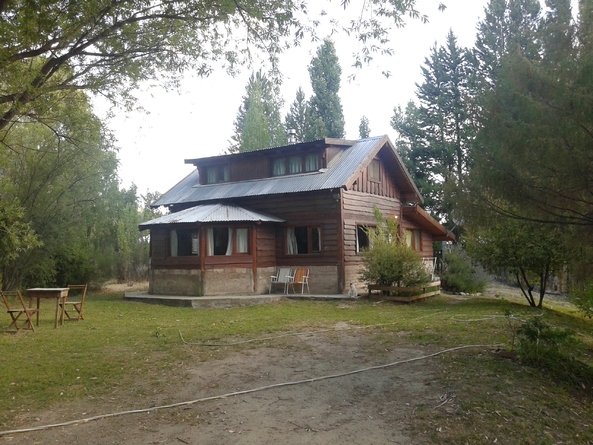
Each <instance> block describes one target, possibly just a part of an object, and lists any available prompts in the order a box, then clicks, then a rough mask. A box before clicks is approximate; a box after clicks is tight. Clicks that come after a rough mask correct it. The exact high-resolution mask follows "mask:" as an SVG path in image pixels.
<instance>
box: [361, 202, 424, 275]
mask: <svg viewBox="0 0 593 445" xmlns="http://www.w3.org/2000/svg"><path fill="white" fill-rule="evenodd" d="M375 219H376V221H377V226H376V227H375V228H369V229H368V232H367V233H368V236H369V244H370V245H371V246H372V247H371V248H370V249H369V250H366V251H364V252H363V257H362V263H363V266H364V269H363V271H362V272H361V278H362V280H363V281H366V282H368V283H371V284H379V285H382V286H405V287H412V286H417V285H422V284H427V283H429V282H430V276H429V274H428V273H427V271H426V268H425V267H424V264H423V263H422V259H421V258H420V256H419V255H418V254H417V253H416V251H414V249H412V248H411V247H409V246H407V245H406V243H405V240H404V239H403V238H402V237H401V236H400V234H399V228H398V223H397V221H396V220H394V219H391V218H388V219H384V218H383V215H381V212H380V211H379V210H378V209H377V208H375Z"/></svg>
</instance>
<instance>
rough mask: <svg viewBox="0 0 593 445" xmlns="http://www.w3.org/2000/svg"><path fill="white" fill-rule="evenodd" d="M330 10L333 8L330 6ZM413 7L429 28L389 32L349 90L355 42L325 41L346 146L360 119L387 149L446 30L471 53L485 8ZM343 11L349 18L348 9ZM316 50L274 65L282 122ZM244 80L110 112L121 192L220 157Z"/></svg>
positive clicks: (455, 4) (469, 1) (161, 183)
mask: <svg viewBox="0 0 593 445" xmlns="http://www.w3.org/2000/svg"><path fill="white" fill-rule="evenodd" d="M314 1H315V0H311V2H314ZM334 3H336V4H339V2H338V1H337V0H334ZM353 3H354V2H353ZM419 3H420V8H426V9H422V11H425V12H426V13H427V14H428V15H429V20H430V22H429V23H427V24H422V23H420V22H419V21H411V20H410V21H408V25H407V26H406V27H405V28H403V29H400V30H396V31H394V32H393V33H392V35H391V41H392V47H393V48H394V50H395V55H393V56H392V57H389V58H387V59H382V60H381V61H380V62H378V63H374V64H373V65H371V66H365V67H364V68H363V69H362V70H360V71H359V72H358V73H357V76H356V80H355V81H353V82H348V76H349V75H350V74H352V73H353V69H352V68H350V65H351V64H352V61H353V58H352V57H351V54H352V53H353V51H354V49H355V48H356V42H353V41H352V40H349V39H347V38H346V37H345V36H343V35H337V36H333V37H332V38H333V40H334V42H335V44H336V49H337V52H338V57H339V59H340V65H341V67H342V83H341V88H340V98H341V101H342V106H343V109H344V117H345V120H346V138H349V139H358V126H359V123H360V118H361V117H362V116H363V115H364V116H366V117H367V118H368V119H369V122H370V128H371V136H378V135H383V134H387V135H388V136H389V137H390V139H391V140H392V141H394V140H395V139H396V136H397V135H396V132H395V131H394V130H393V129H392V128H391V126H390V124H389V121H390V119H391V117H392V116H393V109H394V107H396V106H398V105H399V106H401V107H402V108H403V107H405V105H406V103H407V102H408V101H409V100H413V99H414V98H415V91H416V86H415V84H416V83H420V82H422V77H421V70H420V67H421V65H422V64H423V62H424V59H425V58H426V57H428V56H429V53H430V49H431V47H432V46H433V45H434V44H435V42H436V43H437V44H438V45H441V44H443V43H444V41H445V37H446V35H447V33H448V31H449V29H452V30H453V32H454V33H455V35H456V36H457V38H458V43H459V45H460V46H473V43H474V40H475V36H476V24H477V23H478V21H479V20H480V19H481V18H482V17H483V14H484V7H485V6H486V5H487V0H446V1H445V3H446V4H447V10H446V11H445V12H438V11H437V8H436V6H437V3H438V2H437V0H421V1H420V2H419ZM350 8H352V9H351V10H352V11H354V8H355V6H351V7H350ZM317 45H318V44H315V45H312V46H311V47H305V45H304V44H303V47H301V48H299V49H297V50H291V52H289V53H286V54H285V55H284V57H283V59H282V60H281V71H282V72H283V74H284V76H285V79H284V83H283V85H282V87H281V91H282V96H283V98H284V101H285V109H284V112H283V115H285V114H286V111H287V110H288V107H289V106H290V104H291V103H292V102H293V101H294V98H295V95H296V91H297V88H298V87H299V86H301V87H302V88H303V90H304V91H305V92H306V94H307V99H308V98H309V97H310V94H311V87H310V80H309V73H308V71H307V67H308V65H309V63H310V61H311V58H312V57H313V55H314V54H315V51H316V49H317ZM353 48H354V49H353ZM256 69H257V67H256ZM383 70H389V71H391V77H389V78H385V77H384V76H383V75H382V74H381V72H382V71H383ZM249 74H250V71H248V70H245V72H243V73H241V74H240V75H238V76H236V77H234V78H233V77H230V76H228V75H227V74H226V73H225V72H224V71H223V70H218V71H215V72H214V74H212V75H211V76H210V77H209V78H206V79H200V78H195V77H193V78H192V77H191V76H189V75H188V76H187V77H186V79H185V80H184V82H183V85H182V89H181V93H180V94H178V93H176V92H166V91H164V90H162V89H152V90H150V91H148V92H146V93H143V94H142V95H141V98H140V102H139V105H140V106H142V107H143V108H144V110H145V111H144V112H140V111H133V112H122V111H117V110H115V114H116V115H115V117H113V118H112V119H111V120H110V121H109V123H108V126H109V128H111V130H112V131H113V132H114V134H115V137H116V138H117V140H118V142H117V145H118V146H119V147H120V152H119V158H120V163H121V164H120V169H119V175H120V178H121V179H122V186H124V187H129V186H130V185H131V184H132V183H134V184H136V185H137V186H138V191H139V193H141V194H144V193H146V192H147V191H151V192H160V193H164V192H166V191H167V190H169V189H170V188H171V187H173V186H174V185H175V184H176V183H177V182H179V181H180V180H181V179H183V178H184V177H185V176H186V175H187V174H189V173H190V172H191V170H192V169H193V166H191V165H186V164H185V163H184V160H185V159H193V158H200V157H206V156H215V155H218V154H222V153H223V152H224V151H225V149H226V148H227V147H228V145H229V143H228V141H229V139H230V138H231V136H232V134H233V122H234V120H235V117H236V115H237V110H238V107H239V105H240V104H241V100H242V99H241V98H242V97H243V95H244V94H245V85H246V83H247V79H248V77H249ZM98 108H99V107H98ZM98 114H99V115H101V113H100V112H98Z"/></svg>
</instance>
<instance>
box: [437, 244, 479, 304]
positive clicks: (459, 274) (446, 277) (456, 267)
mask: <svg viewBox="0 0 593 445" xmlns="http://www.w3.org/2000/svg"><path fill="white" fill-rule="evenodd" d="M444 263H445V264H444V268H443V273H442V274H441V286H442V288H443V289H445V290H448V291H450V292H466V293H468V294H476V293H479V292H484V289H485V288H486V279H485V277H483V276H481V275H480V274H478V273H477V272H476V269H475V268H474V267H473V266H472V263H471V260H470V259H469V258H468V257H467V255H464V254H463V253H461V252H459V251H453V252H450V253H447V254H446V256H445V259H444Z"/></svg>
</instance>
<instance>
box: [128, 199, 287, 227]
mask: <svg viewBox="0 0 593 445" xmlns="http://www.w3.org/2000/svg"><path fill="white" fill-rule="evenodd" d="M228 222H254V223H257V222H273V223H280V222H284V220H283V219H280V218H277V217H275V216H272V215H268V214H266V213H263V212H257V211H255V210H250V209H246V208H244V207H240V206H237V205H233V204H221V203H217V204H204V205H199V206H195V207H190V208H188V209H185V210H181V211H179V212H175V213H170V214H169V215H165V216H161V217H160V218H156V219H153V220H151V221H147V222H144V223H142V224H140V225H139V226H138V228H139V229H140V230H146V229H150V228H151V227H155V226H160V227H162V226H165V225H169V224H191V223H194V224H195V223H228Z"/></svg>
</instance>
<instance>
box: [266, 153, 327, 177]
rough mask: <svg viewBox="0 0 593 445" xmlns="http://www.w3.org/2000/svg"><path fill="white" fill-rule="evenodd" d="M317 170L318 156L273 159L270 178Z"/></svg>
mask: <svg viewBox="0 0 593 445" xmlns="http://www.w3.org/2000/svg"><path fill="white" fill-rule="evenodd" d="M318 170H319V156H318V155H316V154H310V155H306V156H290V157H288V158H278V159H274V161H273V163H272V176H282V175H295V174H298V173H302V172H315V171H318Z"/></svg>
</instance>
